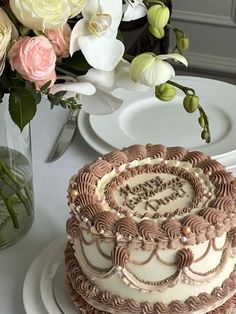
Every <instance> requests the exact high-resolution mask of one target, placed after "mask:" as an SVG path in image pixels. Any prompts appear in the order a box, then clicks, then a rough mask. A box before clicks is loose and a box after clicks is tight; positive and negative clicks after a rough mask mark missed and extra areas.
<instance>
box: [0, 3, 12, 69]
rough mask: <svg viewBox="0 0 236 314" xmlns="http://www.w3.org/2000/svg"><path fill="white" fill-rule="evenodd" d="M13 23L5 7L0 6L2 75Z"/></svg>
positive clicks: (0, 62)
mask: <svg viewBox="0 0 236 314" xmlns="http://www.w3.org/2000/svg"><path fill="white" fill-rule="evenodd" d="M11 33H12V24H11V21H10V19H9V17H8V16H7V14H6V13H5V11H4V10H3V9H1V8H0V75H1V74H2V72H3V69H4V66H5V61H6V52H7V48H8V45H9V43H10V41H11Z"/></svg>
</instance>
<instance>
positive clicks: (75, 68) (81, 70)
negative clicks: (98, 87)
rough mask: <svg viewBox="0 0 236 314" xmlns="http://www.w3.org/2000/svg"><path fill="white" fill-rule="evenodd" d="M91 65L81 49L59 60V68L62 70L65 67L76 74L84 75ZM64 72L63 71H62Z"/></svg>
mask: <svg viewBox="0 0 236 314" xmlns="http://www.w3.org/2000/svg"><path fill="white" fill-rule="evenodd" d="M90 68H91V66H90V65H89V64H88V62H87V61H86V59H85V57H84V55H83V54H82V52H81V51H76V52H75V53H74V54H73V58H72V57H68V58H66V59H63V60H62V61H61V62H58V66H57V70H58V72H60V69H62V70H63V69H64V70H67V71H70V72H72V73H74V74H76V75H83V74H85V73H86V72H87V71H88V70H89V69H90ZM61 72H62V73H64V72H63V71H61Z"/></svg>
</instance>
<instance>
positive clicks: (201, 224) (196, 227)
mask: <svg viewBox="0 0 236 314" xmlns="http://www.w3.org/2000/svg"><path fill="white" fill-rule="evenodd" d="M181 222H182V225H183V226H187V227H189V228H190V229H191V231H192V232H194V233H201V232H206V229H207V227H208V226H209V223H208V222H207V221H206V220H205V219H204V218H203V217H200V216H198V215H196V214H189V215H187V216H186V217H184V218H183V219H182V220H181Z"/></svg>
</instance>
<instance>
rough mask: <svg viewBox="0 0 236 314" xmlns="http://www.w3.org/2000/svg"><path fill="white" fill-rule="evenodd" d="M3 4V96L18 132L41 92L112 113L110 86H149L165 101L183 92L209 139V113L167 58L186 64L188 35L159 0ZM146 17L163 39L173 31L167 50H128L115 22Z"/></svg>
mask: <svg viewBox="0 0 236 314" xmlns="http://www.w3.org/2000/svg"><path fill="white" fill-rule="evenodd" d="M0 3H1V7H0V100H1V99H2V98H3V96H4V94H5V93H8V94H9V112H10V115H11V118H12V119H13V121H14V122H15V124H17V125H18V126H19V128H20V129H21V130H23V128H24V127H25V125H27V124H28V123H29V122H30V121H31V120H32V119H33V117H34V115H35V113H36V110H37V104H39V103H40V100H41V97H42V95H46V96H47V98H48V100H49V101H50V103H51V106H52V107H53V106H62V107H65V108H66V107H67V108H70V109H78V108H81V109H82V110H84V111H85V112H87V113H89V114H109V113H112V112H114V111H115V110H117V109H118V108H119V107H120V106H121V104H122V102H123V100H122V99H119V98H117V97H115V96H114V95H113V94H112V91H113V90H114V89H116V88H120V87H121V88H125V89H130V90H136V91H145V90H147V89H148V88H153V92H154V93H155V95H156V97H157V98H158V99H160V100H162V101H168V100H171V99H172V98H173V97H175V94H176V88H178V89H181V90H182V91H183V106H184V109H185V110H186V111H187V112H190V113H191V112H194V111H196V110H198V111H199V124H200V127H201V128H202V131H201V137H202V139H204V140H205V141H206V142H210V131H209V123H208V119H207V116H206V114H205V112H204V110H203V108H202V107H201V105H200V103H199V97H198V96H197V95H196V92H195V91H194V90H193V89H192V88H189V87H185V86H181V85H179V84H176V83H175V82H173V81H171V80H170V79H171V77H173V76H174V75H175V71H174V69H173V67H172V65H171V64H169V63H168V62H167V61H166V60H168V59H172V60H174V61H177V62H180V63H182V64H184V65H185V66H187V60H186V59H185V57H184V56H183V55H182V53H183V52H184V51H185V50H186V49H187V48H188V38H187V36H186V35H185V34H184V33H183V32H182V31H181V30H179V29H177V28H175V27H174V26H173V25H171V24H170V23H169V20H170V11H169V9H168V7H167V6H166V5H165V2H164V0H163V1H161V0H123V1H122V0H115V1H111V0H51V1H46V0H45V1H44V0H42V1H34V0H9V1H3V0H2V1H1V2H0ZM143 16H147V23H148V25H149V28H148V29H149V32H150V34H152V35H151V36H153V37H154V38H158V39H161V38H162V37H163V36H164V35H165V31H166V29H167V28H168V29H170V30H172V31H173V32H174V34H175V37H176V45H175V47H174V49H173V52H172V53H170V54H163V55H156V54H155V53H154V52H152V51H146V52H144V53H141V54H139V55H136V56H132V55H128V54H127V53H126V52H125V43H124V42H123V40H122V33H121V32H120V30H119V26H120V24H121V22H122V20H123V21H129V20H134V19H137V18H140V17H143Z"/></svg>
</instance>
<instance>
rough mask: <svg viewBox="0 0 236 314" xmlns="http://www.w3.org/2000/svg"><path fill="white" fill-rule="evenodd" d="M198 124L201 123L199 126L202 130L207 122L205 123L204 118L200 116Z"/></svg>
mask: <svg viewBox="0 0 236 314" xmlns="http://www.w3.org/2000/svg"><path fill="white" fill-rule="evenodd" d="M198 123H199V125H200V126H201V127H202V128H204V127H205V124H206V122H205V119H204V117H203V116H200V117H199V118H198Z"/></svg>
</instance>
